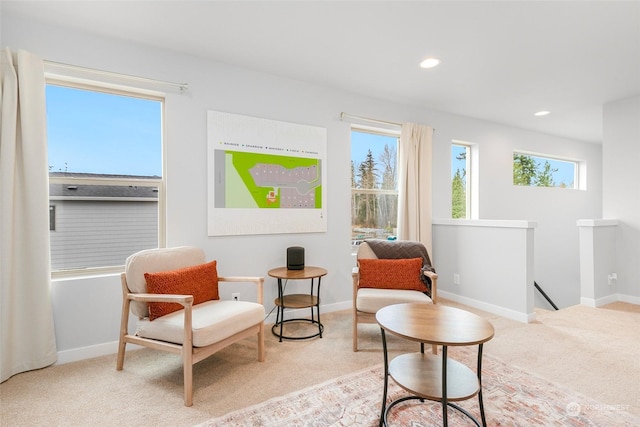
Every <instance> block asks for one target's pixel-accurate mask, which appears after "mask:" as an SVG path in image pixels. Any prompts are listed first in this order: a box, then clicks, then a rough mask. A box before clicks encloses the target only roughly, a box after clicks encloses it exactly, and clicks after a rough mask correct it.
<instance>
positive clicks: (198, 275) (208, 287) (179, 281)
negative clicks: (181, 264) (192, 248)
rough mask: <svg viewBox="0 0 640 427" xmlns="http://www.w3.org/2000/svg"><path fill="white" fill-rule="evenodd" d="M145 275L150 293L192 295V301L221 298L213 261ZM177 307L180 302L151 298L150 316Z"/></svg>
mask: <svg viewBox="0 0 640 427" xmlns="http://www.w3.org/2000/svg"><path fill="white" fill-rule="evenodd" d="M144 278H145V279H146V281H147V292H148V293H150V294H175V295H193V305H196V304H200V303H202V302H205V301H211V300H216V299H220V294H219V293H218V271H217V262H216V261H211V262H209V263H206V264H200V265H195V266H193V267H185V268H180V269H178V270H170V271H160V272H157V273H144ZM178 310H182V305H181V304H178V303H175V302H150V303H149V320H154V319H157V318H158V317H161V316H164V315H166V314H169V313H173V312H174V311H178Z"/></svg>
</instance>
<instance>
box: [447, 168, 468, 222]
mask: <svg viewBox="0 0 640 427" xmlns="http://www.w3.org/2000/svg"><path fill="white" fill-rule="evenodd" d="M465 174H466V171H465V170H464V169H463V171H462V172H460V169H457V170H456V174H455V175H454V176H453V180H452V183H451V217H452V218H466V217H467V194H466V190H465V184H464V180H463V177H464V175H465Z"/></svg>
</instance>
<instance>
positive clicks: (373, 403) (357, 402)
mask: <svg viewBox="0 0 640 427" xmlns="http://www.w3.org/2000/svg"><path fill="white" fill-rule="evenodd" d="M449 355H450V357H454V358H455V359H456V360H459V361H461V362H463V363H465V364H467V365H468V366H470V367H474V366H475V361H476V354H474V353H473V352H472V351H470V350H468V349H457V348H456V349H452V350H450V351H449ZM383 381H384V380H383V367H382V365H379V366H375V367H372V368H367V369H364V370H361V371H358V372H355V373H351V374H348V375H345V376H342V377H339V378H336V379H333V380H330V381H326V382H324V383H322V384H318V385H315V386H312V387H308V388H306V389H303V390H300V391H297V392H293V393H290V394H288V395H286V396H281V397H276V398H273V399H270V400H267V401H266V402H263V403H260V404H257V405H254V406H250V407H248V408H244V409H241V410H238V411H235V412H231V413H229V414H227V415H224V416H222V417H218V418H214V419H211V420H209V421H207V422H204V423H202V424H199V425H198V427H214V426H254V427H275V426H287V427H298V426H300V427H302V426H309V427H321V426H345V427H346V426H367V427H374V426H378V422H379V417H380V410H381V403H382V402H381V400H382V388H383V384H384V382H383ZM482 382H483V400H484V406H485V415H486V418H487V425H488V426H509V427H511V426H517V427H520V426H527V427H534V426H540V427H549V426H570V427H586V426H590V427H591V426H597V427H600V426H601V427H609V426H618V427H623V426H625V427H626V426H628V427H635V426H640V418H639V417H636V416H634V415H632V414H629V413H628V412H626V410H627V409H628V408H626V407H624V405H607V404H603V403H601V402H597V401H595V400H593V399H590V398H587V397H585V396H583V395H581V394H579V393H576V392H573V391H571V390H568V389H566V388H565V387H562V386H560V385H558V384H554V383H552V382H549V381H547V380H544V379H542V378H540V377H537V376H534V375H532V374H529V373H527V372H524V371H522V370H520V369H518V368H515V367H513V366H511V365H509V364H506V363H504V362H502V361H500V360H497V359H495V358H493V357H490V356H486V355H485V357H484V358H483V368H482ZM405 395H407V392H405V391H404V390H402V389H400V387H398V386H397V385H396V384H395V383H394V382H393V380H392V379H390V380H389V394H388V401H389V402H391V401H393V400H395V399H397V398H398V397H402V396H405ZM458 403H459V406H461V407H462V408H463V409H465V410H467V411H468V412H470V413H471V414H472V415H473V416H474V417H475V418H476V419H478V420H480V411H479V406H478V398H477V397H474V398H472V399H470V400H467V401H463V402H458ZM447 414H448V415H447V416H448V419H449V425H450V426H471V425H474V424H473V422H472V421H471V420H469V419H468V418H466V417H465V416H463V415H461V414H460V413H459V412H458V411H456V410H454V409H452V408H450V409H449V411H448V412H447ZM388 423H389V425H390V426H411V427H427V426H438V425H442V406H441V405H440V403H438V402H430V401H425V402H423V403H421V402H420V401H418V400H409V401H407V402H403V403H400V404H398V405H397V406H395V407H394V408H392V410H391V411H390V412H389V416H388Z"/></svg>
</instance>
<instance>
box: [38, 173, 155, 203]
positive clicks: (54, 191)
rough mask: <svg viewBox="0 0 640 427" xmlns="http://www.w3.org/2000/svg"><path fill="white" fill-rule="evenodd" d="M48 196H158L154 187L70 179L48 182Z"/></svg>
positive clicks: (97, 176)
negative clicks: (82, 182) (96, 183)
mask: <svg viewBox="0 0 640 427" xmlns="http://www.w3.org/2000/svg"><path fill="white" fill-rule="evenodd" d="M49 176H50V177H52V178H53V177H55V178H65V177H68V178H93V179H100V178H115V179H160V178H161V177H159V176H138V175H106V174H91V173H72V172H50V173H49ZM49 197H64V198H65V199H67V198H75V197H78V198H92V199H101V198H110V199H114V198H149V199H157V198H158V189H157V188H156V187H143V186H136V185H129V186H122V185H88V184H81V183H77V182H74V181H73V180H70V181H69V182H68V183H64V184H49Z"/></svg>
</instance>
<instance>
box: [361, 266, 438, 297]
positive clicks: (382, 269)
mask: <svg viewBox="0 0 640 427" xmlns="http://www.w3.org/2000/svg"><path fill="white" fill-rule="evenodd" d="M358 263H359V266H360V269H359V271H360V281H359V285H358V286H359V287H361V288H383V289H408V290H415V291H421V292H425V291H426V290H427V287H426V286H425V284H424V283H422V281H421V280H420V274H421V272H420V269H421V268H422V258H402V259H360V260H358Z"/></svg>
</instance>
